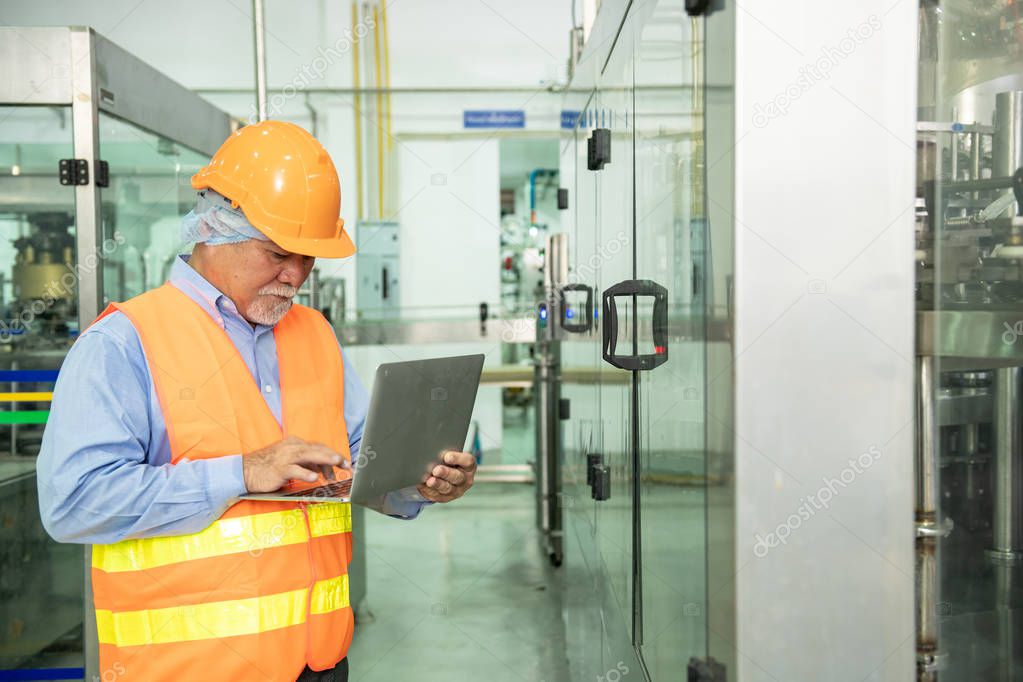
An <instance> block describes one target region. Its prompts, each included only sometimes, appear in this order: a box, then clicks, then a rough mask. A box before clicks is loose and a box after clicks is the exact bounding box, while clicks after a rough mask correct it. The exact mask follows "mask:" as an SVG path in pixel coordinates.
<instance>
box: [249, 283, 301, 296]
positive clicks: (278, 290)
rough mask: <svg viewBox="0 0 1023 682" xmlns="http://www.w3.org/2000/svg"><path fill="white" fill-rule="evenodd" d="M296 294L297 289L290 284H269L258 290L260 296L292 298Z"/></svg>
mask: <svg viewBox="0 0 1023 682" xmlns="http://www.w3.org/2000/svg"><path fill="white" fill-rule="evenodd" d="M297 293H298V288H297V287H293V286H291V285H290V284H271V285H269V286H265V287H263V288H262V289H260V290H259V295H260V296H282V297H284V298H294V297H295V294H297Z"/></svg>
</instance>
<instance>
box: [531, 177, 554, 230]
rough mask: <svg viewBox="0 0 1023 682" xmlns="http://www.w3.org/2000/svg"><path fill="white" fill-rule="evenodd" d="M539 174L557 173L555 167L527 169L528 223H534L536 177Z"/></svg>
mask: <svg viewBox="0 0 1023 682" xmlns="http://www.w3.org/2000/svg"><path fill="white" fill-rule="evenodd" d="M541 174H543V175H557V174H558V171H557V169H556V168H534V169H533V170H531V171H529V224H530V225H536V179H537V177H539V176H540V175H541Z"/></svg>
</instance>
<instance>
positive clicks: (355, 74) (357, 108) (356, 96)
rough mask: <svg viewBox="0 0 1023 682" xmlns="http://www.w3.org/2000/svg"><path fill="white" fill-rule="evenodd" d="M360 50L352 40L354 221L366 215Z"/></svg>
mask: <svg viewBox="0 0 1023 682" xmlns="http://www.w3.org/2000/svg"><path fill="white" fill-rule="evenodd" d="M358 25H359V4H358V2H356V0H352V31H353V32H354V31H355V27H356V26H358ZM361 52H362V41H361V40H353V41H352V85H354V86H355V87H354V88H353V89H352V119H353V120H354V122H355V222H356V225H358V223H359V221H361V220H362V219H363V218H365V217H366V213H365V211H364V209H363V203H362V193H363V182H362V163H363V161H362V94H361V88H360V85H361V83H362V72H361V69H362V65H361V59H360V54H361ZM356 236H358V235H356Z"/></svg>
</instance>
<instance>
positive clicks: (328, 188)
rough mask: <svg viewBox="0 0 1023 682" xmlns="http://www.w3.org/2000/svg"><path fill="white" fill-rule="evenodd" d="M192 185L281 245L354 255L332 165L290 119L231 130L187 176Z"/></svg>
mask: <svg viewBox="0 0 1023 682" xmlns="http://www.w3.org/2000/svg"><path fill="white" fill-rule="evenodd" d="M192 187H194V188H195V189H200V190H201V189H212V190H214V191H216V192H219V193H220V194H222V195H224V196H225V197H227V198H228V199H230V200H231V204H232V206H235V207H240V208H241V210H242V213H244V214H245V217H246V218H248V220H249V222H250V223H252V225H253V226H254V227H255V228H256V229H258V230H259V231H260V232H262V233H263V234H265V235H266V236H267V237H269V238H270V239H271V240H272V241H273V242H274V243H276V244H277V245H278V246H280V247H281V248H282V249H285V250H287V251H291V252H292V253H300V254H302V255H304V256H316V257H318V258H344V257H346V256H351V255H352V254H353V253H355V244H353V243H352V239H351V237H349V236H348V233H347V232H345V229H344V225H345V221H344V220H343V219H342V218H341V183H340V181H339V180H338V177H337V170H336V169H335V168H334V162H333V161H331V160H330V154H328V153H327V150H326V149H324V148H323V145H321V144H320V143H319V142H318V141H317V140H316V138H315V137H313V136H312V135H310V134H309V133H308V132H306V131H305V130H304V129H303V128H300V127H299V126H297V125H295V124H294V123H286V122H284V121H261V122H259V123H256V124H253V125H250V126H245V127H244V128H241V129H239V130H238V131H236V132H234V133H232V134H231V136H230V137H228V138H227V140H225V141H224V144H222V145H220V149H218V150H217V152H216V153H215V154H214V155H213V158H211V159H210V162H209V164H208V165H206V166H204V167H202V168H200V169H199V172H198V173H196V174H195V175H193V176H192Z"/></svg>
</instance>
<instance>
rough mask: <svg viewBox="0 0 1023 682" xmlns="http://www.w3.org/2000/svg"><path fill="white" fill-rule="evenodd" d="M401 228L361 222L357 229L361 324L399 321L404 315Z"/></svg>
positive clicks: (358, 315)
mask: <svg viewBox="0 0 1023 682" xmlns="http://www.w3.org/2000/svg"><path fill="white" fill-rule="evenodd" d="M398 228H399V224H398V223H396V222H388V221H365V222H360V223H359V224H358V226H357V228H356V230H357V231H356V235H357V236H358V249H359V250H358V251H356V253H355V276H356V278H357V286H356V288H355V302H356V306H357V309H356V316H357V317H358V319H362V320H383V319H396V318H398V317H399V315H400V313H401V288H400V286H399V277H398V269H399V267H400V266H401V259H400V240H399V229H398Z"/></svg>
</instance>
